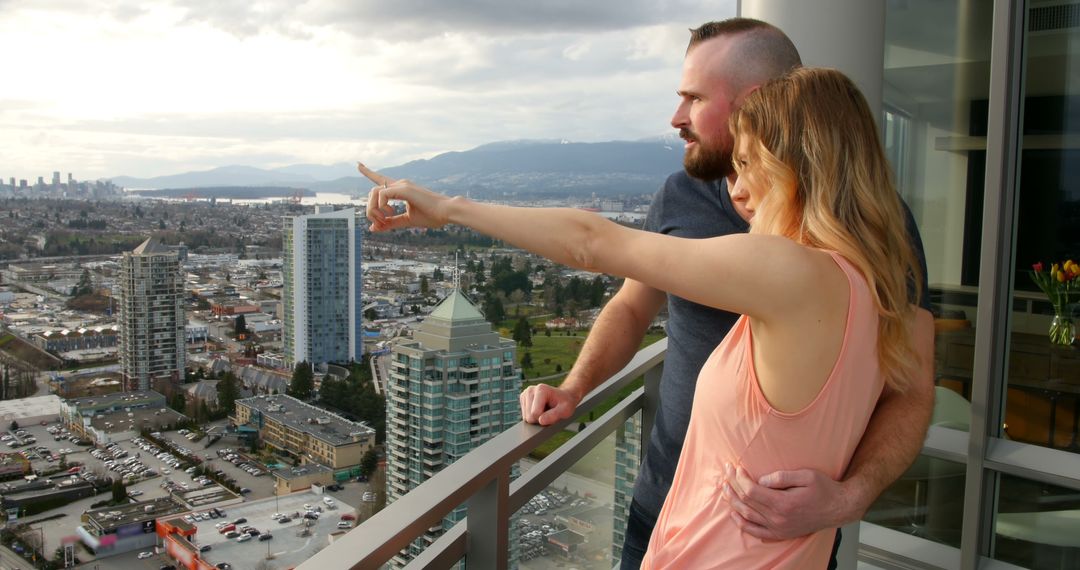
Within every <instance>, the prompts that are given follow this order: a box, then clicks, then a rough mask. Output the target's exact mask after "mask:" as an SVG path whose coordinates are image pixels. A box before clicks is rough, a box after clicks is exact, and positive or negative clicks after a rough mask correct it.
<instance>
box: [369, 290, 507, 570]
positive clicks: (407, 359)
mask: <svg viewBox="0 0 1080 570" xmlns="http://www.w3.org/2000/svg"><path fill="white" fill-rule="evenodd" d="M516 353H517V345H516V343H515V342H514V341H513V340H510V339H506V338H501V337H499V335H498V333H497V332H494V331H493V330H492V329H491V324H490V323H488V322H487V320H486V319H485V318H484V315H483V313H481V312H480V310H479V309H477V308H476V306H475V305H473V304H472V302H470V301H469V300H468V299H467V298H466V297H465V296H464V295H463V294H462V293H461V291H459V290H457V289H454V291H453V292H452V293H451V294H450V295H449V296H448V297H447V298H446V299H443V301H442V303H440V304H439V305H438V306H437V307H436V308H435V310H434V311H432V312H431V314H430V315H429V316H428V317H427V318H425V319H424V322H423V323H422V324H421V325H420V327H419V328H418V330H417V331H416V333H415V334H414V335H413V338H412V339H411V340H408V341H404V342H401V343H398V344H397V345H395V346H394V348H393V349H392V350H391V364H390V378H389V382H388V386H387V392H386V394H387V399H386V456H387V461H386V494H387V497H388V499H389V500H390V501H391V502H392V501H395V500H397V499H399V498H401V497H402V496H403V495H405V493H408V492H409V491H410V490H411V489H413V488H415V487H417V486H418V485H420V484H421V483H423V482H424V481H426V480H428V479H430V478H431V477H432V476H434V475H435V473H437V472H439V471H440V470H442V468H443V467H445V466H447V465H450V464H452V463H454V462H455V461H457V460H458V459H461V458H462V457H463V456H464V455H465V454H466V453H468V452H469V451H471V450H472V449H473V448H475V447H477V446H479V445H480V444H482V443H484V442H485V441H487V440H489V439H491V438H492V437H494V436H495V435H498V434H499V433H501V432H502V431H503V430H506V429H508V428H509V427H510V426H512V425H514V424H516V423H517V422H519V421H520V420H521V410H520V408H519V405H518V394H519V393H520V392H521V371H520V369H518V368H517V366H516V365H515V355H516ZM513 475H516V472H515V473H514V474H513ZM464 517H465V508H464V507H458V508H457V509H455V510H454V511H452V512H451V513H450V514H449V515H447V517H446V518H444V519H443V523H442V524H441V525H438V526H436V527H434V528H431V529H429V530H428V532H427V533H426V534H425V535H424V536H422V537H420V538H419V539H417V540H416V541H415V542H413V544H412V545H410V546H409V548H408V549H406V550H404V551H402V552H401V553H400V554H399V555H398V556H396V557H395V558H394V565H395V566H397V567H402V566H404V564H405V563H406V562H407V561H408V560H411V559H412V558H413V557H414V556H416V555H417V554H419V553H420V552H421V551H422V550H423V549H424V548H426V547H427V546H428V545H430V544H431V543H432V542H434V541H435V539H436V538H438V536H440V535H441V534H442V533H443V532H445V530H446V529H449V528H450V527H451V526H453V525H454V523H456V522H458V521H460V520H461V519H463V518H464ZM516 543H517V542H516V540H512V545H516ZM512 548H513V546H512ZM514 550H516V549H514ZM516 560H517V556H516V553H515V552H512V553H511V554H510V561H511V565H512V566H516Z"/></svg>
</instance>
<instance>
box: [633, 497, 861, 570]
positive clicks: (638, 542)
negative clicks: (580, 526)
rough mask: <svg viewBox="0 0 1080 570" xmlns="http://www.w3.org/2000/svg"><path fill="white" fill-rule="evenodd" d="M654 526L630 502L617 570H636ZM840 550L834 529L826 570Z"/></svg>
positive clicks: (653, 521)
mask: <svg viewBox="0 0 1080 570" xmlns="http://www.w3.org/2000/svg"><path fill="white" fill-rule="evenodd" d="M655 526H656V517H654V516H652V515H650V514H649V513H647V512H645V509H642V508H641V505H639V504H638V503H637V501H635V500H633V499H631V500H630V514H629V516H628V517H627V519H626V540H625V541H623V549H622V564H621V565H620V566H619V570H638V568H640V567H641V561H642V560H643V559H644V558H645V551H646V550H647V549H648V548H649V537H651V536H652V531H653V528H654V527H655ZM839 550H840V529H836V539H835V540H834V541H833V547H832V557H830V558H829V566H828V570H836V553H837V552H839Z"/></svg>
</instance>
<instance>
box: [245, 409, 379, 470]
mask: <svg viewBox="0 0 1080 570" xmlns="http://www.w3.org/2000/svg"><path fill="white" fill-rule="evenodd" d="M234 421H235V423H236V425H238V426H243V425H249V426H251V427H254V428H257V429H258V430H259V437H260V438H261V439H262V440H263V442H264V443H265V444H266V445H268V446H269V447H271V448H273V449H274V450H275V451H277V452H279V453H282V454H284V455H287V456H289V457H292V458H294V459H297V460H300V461H301V463H303V464H307V463H316V464H319V465H323V466H326V467H328V468H330V469H333V470H335V471H347V470H349V469H351V468H353V467H357V466H359V465H360V459H361V458H362V457H363V456H364V453H366V452H367V451H368V450H369V449H371V448H373V447H374V446H375V430H374V429H373V428H371V427H369V426H368V425H366V424H363V423H359V422H351V421H349V420H346V419H345V418H342V417H341V416H338V415H337V414H334V413H331V412H328V411H326V410H324V409H322V408H317V407H315V406H312V405H310V404H306V403H304V402H301V401H300V400H297V399H296V398H293V397H292V396H285V395H280V394H279V395H274V396H265V395H264V396H255V397H252V398H244V399H242V400H237V401H236V416H235V418H234Z"/></svg>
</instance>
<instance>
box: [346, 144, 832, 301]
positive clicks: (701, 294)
mask: <svg viewBox="0 0 1080 570" xmlns="http://www.w3.org/2000/svg"><path fill="white" fill-rule="evenodd" d="M359 168H360V171H361V172H362V173H364V174H365V175H366V176H368V178H370V179H371V180H373V181H374V182H376V183H377V184H380V186H377V187H375V188H373V189H372V191H371V194H370V195H369V197H368V204H367V215H368V219H369V220H371V229H372V231H386V230H392V229H398V228H406V227H429V228H436V227H442V226H444V225H446V224H459V225H463V226H467V227H470V228H473V229H475V230H477V231H479V232H481V233H484V234H487V235H490V236H492V237H495V238H497V239H500V240H503V241H505V242H507V243H510V244H513V245H515V246H517V247H520V248H522V249H526V250H529V251H531V252H533V253H536V254H538V255H542V256H544V257H546V258H548V259H551V260H552V261H555V262H556V263H561V264H563V265H567V266H570V267H574V268H577V269H583V270H587V271H593V272H599V273H609V274H612V275H618V276H621V277H630V278H632V279H635V280H638V281H641V282H642V283H645V284H647V285H649V286H652V287H655V288H657V289H660V290H663V291H669V292H671V293H673V294H676V295H678V296H680V297H683V298H686V299H689V300H692V301H694V302H697V303H700V304H703V305H707V306H711V307H718V308H722V309H726V310H729V311H733V312H738V313H742V314H747V315H751V316H753V317H756V318H760V319H763V320H769V317H771V316H772V315H785V314H786V315H790V314H791V312H792V311H794V310H797V309H798V307H801V306H805V305H804V304H805V302H806V301H808V300H812V297H813V296H814V295H816V294H819V293H818V292H819V291H820V290H821V289H822V286H827V284H826V283H825V280H827V279H829V278H830V275H826V274H825V273H827V270H825V271H823V266H822V264H821V263H815V262H813V261H812V260H811V259H810V255H809V254H808V253H807V252H808V250H807V249H806V248H804V247H801V246H798V245H796V244H795V243H793V242H792V241H790V240H788V239H785V238H781V237H775V236H755V235H732V236H725V237H720V238H711V239H683V238H676V237H672V236H667V235H661V234H656V233H652V232H644V231H640V230H634V229H630V228H626V227H624V226H621V225H619V224H616V223H614V222H611V221H610V220H607V219H605V218H603V217H601V216H597V215H595V214H592V213H589V212H585V211H582V210H576V209H571V208H520V207H512V206H503V205H496V204H484V203H479V202H473V201H471V200H468V199H466V198H463V197H447V196H443V195H440V194H437V193H435V192H432V191H430V190H428V189H426V188H423V187H421V186H418V185H416V184H413V183H411V182H408V181H405V180H398V181H391V180H389V179H387V178H385V177H382V176H381V175H379V174H378V173H376V172H373V171H371V170H369V169H367V168H366V167H363V165H359ZM392 200H400V201H403V202H404V203H405V212H404V213H400V214H399V213H396V211H395V209H394V208H393V207H392V206H391V204H390V202H391V201H392ZM832 271H833V272H835V267H833V268H832ZM831 277H832V278H835V273H833V274H832V275H831Z"/></svg>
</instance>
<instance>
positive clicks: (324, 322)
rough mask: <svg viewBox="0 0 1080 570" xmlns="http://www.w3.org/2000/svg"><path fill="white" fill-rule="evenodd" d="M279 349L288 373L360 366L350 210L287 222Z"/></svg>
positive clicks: (355, 238) (356, 247) (356, 238)
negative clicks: (308, 367) (303, 365)
mask: <svg viewBox="0 0 1080 570" xmlns="http://www.w3.org/2000/svg"><path fill="white" fill-rule="evenodd" d="M283 247H284V255H283V258H282V261H283V264H282V275H283V278H284V291H283V295H282V298H283V300H284V305H285V306H284V313H285V314H284V321H285V326H284V344H285V357H286V359H287V361H288V364H289V367H292V366H294V365H295V364H296V363H297V362H301V361H307V362H311V363H313V364H316V365H322V364H325V363H328V362H338V363H345V362H349V361H351V360H359V359H360V355H361V354H362V349H363V340H362V339H363V335H362V331H361V322H362V320H361V313H360V311H361V299H360V292H361V279H360V267H361V264H360V229H359V227H358V226H357V224H356V213H355V211H354V210H353V209H351V208H350V209H345V210H339V211H337V212H331V213H319V214H311V215H307V216H296V217H292V218H286V221H285V237H284V241H283Z"/></svg>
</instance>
